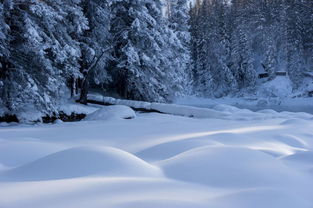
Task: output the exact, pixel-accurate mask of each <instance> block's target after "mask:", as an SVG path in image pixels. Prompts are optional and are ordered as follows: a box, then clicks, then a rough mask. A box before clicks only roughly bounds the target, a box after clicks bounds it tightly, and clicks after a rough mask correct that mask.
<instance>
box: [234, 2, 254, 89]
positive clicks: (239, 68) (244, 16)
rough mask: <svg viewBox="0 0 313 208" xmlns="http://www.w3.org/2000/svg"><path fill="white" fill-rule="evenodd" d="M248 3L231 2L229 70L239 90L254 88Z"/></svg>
mask: <svg viewBox="0 0 313 208" xmlns="http://www.w3.org/2000/svg"><path fill="white" fill-rule="evenodd" d="M249 3H250V2H249V1H240V0H233V4H232V15H233V18H234V22H233V25H234V28H233V29H232V42H231V44H232V46H231V48H232V51H231V60H232V61H231V62H232V63H231V69H232V71H233V74H234V76H235V78H236V80H237V83H238V87H239V89H245V88H249V87H255V84H256V79H257V75H256V70H255V69H254V65H253V63H254V57H253V53H252V44H251V36H250V35H251V31H250V30H249V29H250V25H249V23H250V21H249V18H248V16H249V12H250V10H249V9H250V6H251V5H250V4H249Z"/></svg>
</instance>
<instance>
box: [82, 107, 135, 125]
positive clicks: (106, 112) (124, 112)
mask: <svg viewBox="0 0 313 208" xmlns="http://www.w3.org/2000/svg"><path fill="white" fill-rule="evenodd" d="M135 117H136V113H135V111H133V110H132V109H131V108H130V107H127V106H123V105H112V106H105V107H102V108H100V109H99V110H97V111H95V112H93V113H91V114H89V115H87V117H86V118H85V119H84V120H85V121H97V120H110V119H133V118H135Z"/></svg>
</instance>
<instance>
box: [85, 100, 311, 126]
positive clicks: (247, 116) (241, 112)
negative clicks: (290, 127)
mask: <svg viewBox="0 0 313 208" xmlns="http://www.w3.org/2000/svg"><path fill="white" fill-rule="evenodd" d="M89 99H90V100H92V101H96V102H99V103H103V104H110V105H126V106H129V107H131V108H134V109H137V110H147V111H152V112H154V111H155V112H160V113H165V114H170V115H178V116H185V117H193V118H205V119H227V120H256V119H257V120H265V119H273V118H301V119H311V118H312V117H313V115H311V114H308V113H292V112H281V113H279V112H276V111H274V110H269V109H265V110H260V111H258V112H253V111H251V110H248V109H240V108H237V107H234V106H230V105H227V104H215V105H211V106H208V107H207V108H204V106H203V107H193V106H188V105H177V104H164V103H148V102H141V101H131V100H120V99H115V98H111V97H102V96H101V95H90V96H89ZM200 100H201V99H200ZM191 103H192V104H193V105H194V103H193V102H192V101H191ZM256 106H257V105H256ZM312 106H313V105H312ZM121 112H123V110H121ZM115 113H117V112H115Z"/></svg>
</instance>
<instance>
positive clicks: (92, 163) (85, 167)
mask: <svg viewBox="0 0 313 208" xmlns="http://www.w3.org/2000/svg"><path fill="white" fill-rule="evenodd" d="M90 175H94V176H97V175H99V176H114V177H122V176H127V177H156V176H160V175H161V171H160V169H159V168H157V167H155V166H152V165H150V164H148V163H146V162H145V161H143V160H141V159H139V158H138V157H135V156H134V155H132V154H130V153H127V152H124V151H122V150H119V149H115V148H110V147H101V148H91V147H81V148H72V149H67V150H64V151H60V152H57V153H54V154H51V155H48V156H46V157H43V158H41V159H39V160H36V161H34V162H31V163H28V164H26V165H23V166H20V167H17V168H14V169H11V170H8V171H5V172H3V173H2V174H0V179H2V180H8V181H38V180H55V179H65V178H73V177H84V176H90Z"/></svg>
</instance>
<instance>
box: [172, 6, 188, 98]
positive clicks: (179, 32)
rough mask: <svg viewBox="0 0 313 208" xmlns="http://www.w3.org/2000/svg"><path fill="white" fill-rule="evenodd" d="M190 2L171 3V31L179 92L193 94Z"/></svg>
mask: <svg viewBox="0 0 313 208" xmlns="http://www.w3.org/2000/svg"><path fill="white" fill-rule="evenodd" d="M188 2H189V1H188V0H177V1H170V3H171V6H170V7H169V9H170V12H169V23H170V29H171V30H173V35H175V36H176V38H173V39H172V40H173V41H174V42H173V43H172V44H171V45H172V46H173V47H171V48H170V49H172V53H173V56H174V57H175V58H174V60H172V63H173V61H176V65H175V66H173V67H175V68H176V70H177V73H176V77H177V78H179V79H180V83H176V86H180V87H181V89H178V90H177V92H183V91H184V92H185V93H191V88H192V71H191V52H190V32H189V24H188V23H189V18H190V16H189V8H188V6H189V5H188Z"/></svg>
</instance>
